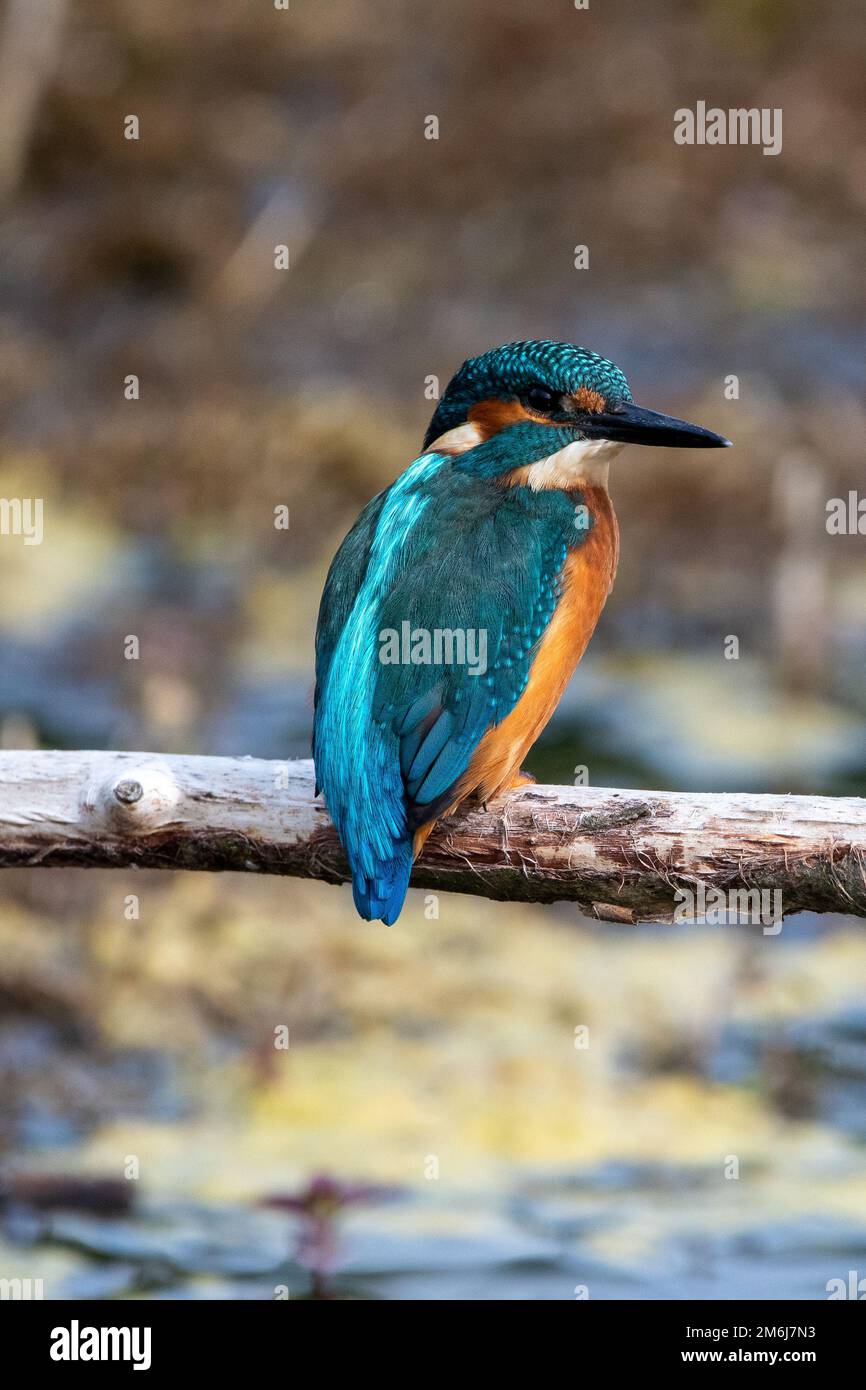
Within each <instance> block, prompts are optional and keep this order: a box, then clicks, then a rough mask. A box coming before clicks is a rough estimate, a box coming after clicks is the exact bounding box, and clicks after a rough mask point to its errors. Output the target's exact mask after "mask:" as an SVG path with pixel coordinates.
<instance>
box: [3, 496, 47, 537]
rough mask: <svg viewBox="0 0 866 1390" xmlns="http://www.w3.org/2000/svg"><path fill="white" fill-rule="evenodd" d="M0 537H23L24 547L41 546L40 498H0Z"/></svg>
mask: <svg viewBox="0 0 866 1390" xmlns="http://www.w3.org/2000/svg"><path fill="white" fill-rule="evenodd" d="M0 536H23V537H24V544H25V545H41V544H42V538H43V530H42V498H41V497H0Z"/></svg>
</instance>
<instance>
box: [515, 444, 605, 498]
mask: <svg viewBox="0 0 866 1390" xmlns="http://www.w3.org/2000/svg"><path fill="white" fill-rule="evenodd" d="M623 447H624V446H623V445H622V444H621V443H620V442H619V441H618V440H615V439H575V440H574V441H573V442H572V443H571V444H566V446H565V448H564V449H559V450H557V452H556V453H555V454H550V456H549V457H548V458H546V459H539V460H538V462H537V463H531V464H529V466H528V467H527V468H526V470H525V472H524V473H523V476H524V478H525V480H526V483H527V485H528V486H529V487H531V488H532V489H533V491H534V492H543V491H544V489H545V488H572V487H577V486H579V484H580V483H588V484H589V485H591V486H594V487H607V473H608V468H609V467H610V461H611V459H612V458H615V457H616V455H617V454H618V453H619V451H620V449H622V448H623Z"/></svg>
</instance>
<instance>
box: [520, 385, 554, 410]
mask: <svg viewBox="0 0 866 1390" xmlns="http://www.w3.org/2000/svg"><path fill="white" fill-rule="evenodd" d="M526 404H527V405H528V406H529V408H530V409H531V410H550V408H551V407H552V405H553V393H552V392H551V391H548V389H547V387H546V386H530V388H529V390H528V391H527V393H526Z"/></svg>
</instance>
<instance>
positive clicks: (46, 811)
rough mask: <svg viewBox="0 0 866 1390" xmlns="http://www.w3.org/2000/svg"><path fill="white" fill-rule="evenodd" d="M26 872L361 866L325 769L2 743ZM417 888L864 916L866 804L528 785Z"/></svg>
mask: <svg viewBox="0 0 866 1390" xmlns="http://www.w3.org/2000/svg"><path fill="white" fill-rule="evenodd" d="M22 865H38V866H41V867H49V866H56V865H77V866H79V867H84V868H126V867H130V866H135V867H141V868H155V869H204V870H221V869H232V870H241V871H244V870H249V871H259V872H262V873H272V874H291V875H295V876H297V877H302V878H317V879H322V880H324V881H325V882H327V883H342V882H344V881H345V879H346V876H347V874H346V861H345V857H344V855H343V852H342V849H341V848H340V845H339V842H338V840H337V836H336V833H335V831H334V828H333V826H332V825H331V823H330V821H329V819H328V815H327V812H326V811H325V808H324V806H323V804H322V800H321V798H314V796H313V766H312V763H310V762H286V763H276V762H264V761H261V760H259V759H255V758H206V757H179V756H162V755H159V754H153V753H101V752H97V753H81V752H75V753H70V752H30V751H24V752H2V753H0V867H2V868H9V867H12V866H19V867H20V866H22ZM412 882H413V884H414V885H415V886H416V887H419V888H427V889H432V890H436V891H448V892H458V893H474V894H476V895H477V896H480V897H485V898H493V899H497V900H501V901H512V902H513V901H519V902H538V903H549V902H555V901H557V900H560V899H567V900H569V901H572V902H575V903H579V904H580V905H581V907H582V908H584V909H585V910H586V911H588V912H593V913H595V915H596V916H599V917H605V918H611V919H613V920H619V921H635V920H665V919H666V918H670V915H671V913H672V912H673V910H674V908H675V906H676V904H677V902H678V901H680V900H681V899H678V898H677V897H676V896H675V895H676V894H677V892H678V891H679V892H680V894H682V892H683V890H686V891H690V892H692V893H693V894H701V893H705V894H706V895H707V896H706V898H705V899H704V898H701V897H700V896H698V897H697V910H698V912H699V913H700V906H701V903H702V902H704V903H705V905H712V904H713V903H717V902H718V899H717V898H715V897H713V896H712V895H714V894H716V895H717V894H719V893H724V894H730V893H731V892H732V891H734V892H737V891H739V892H740V893H745V892H746V891H747V890H766V891H767V892H768V893H772V892H773V891H774V890H776V891H777V892H778V893H779V894H780V895H781V901H780V902H779V901H778V900H777V906H778V907H779V908H780V909H781V913H782V914H783V915H787V914H788V913H791V912H799V911H802V910H804V909H811V910H812V911H815V912H847V913H854V914H856V915H857V916H860V917H866V801H864V800H862V799H860V798H854V797H846V798H841V797H840V798H834V797H821V796H763V795H761V796H758V795H752V794H748V793H742V794H734V793H716V794H712V793H684V792H634V791H619V790H609V789H605V788H600V787H541V786H528V787H523V788H521V789H520V790H519V791H516V792H513V793H511V794H510V795H509V796H508V797H507V798H505V799H503V800H501V801H499V802H497V803H494V804H491V805H490V806H489V807H482V806H475V807H472V808H471V809H469V810H464V811H462V812H461V813H460V814H459V815H458V816H455V817H453V818H452V819H451V820H449V821H446V822H443V823H441V824H440V825H439V826H438V827H437V829H436V831H435V833H434V834H433V835H432V836H431V837H430V840H429V841H428V843H427V846H426V848H425V850H424V853H423V855H422V857H421V859H420V860H419V862H418V864H417V866H416V868H415V872H414V874H413V877H412ZM754 901H755V900H752V903H751V904H750V905H747V904H746V900H745V899H744V898H741V899H740V902H741V903H742V904H743V911H745V912H747V913H750V914H751V916H750V920H755V916H754ZM732 905H733V906H735V905H736V904H735V903H734V902H733V900H732Z"/></svg>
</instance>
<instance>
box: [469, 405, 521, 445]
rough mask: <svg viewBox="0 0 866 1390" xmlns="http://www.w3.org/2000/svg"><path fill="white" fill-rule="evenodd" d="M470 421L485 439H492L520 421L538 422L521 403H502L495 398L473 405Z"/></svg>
mask: <svg viewBox="0 0 866 1390" xmlns="http://www.w3.org/2000/svg"><path fill="white" fill-rule="evenodd" d="M469 419H470V421H471V422H472V424H473V425H475V427H476V429H477V430H478V432H479V434H480V435H481V437H482V438H483V439H490V437H491V436H492V435H494V434H498V433H499V431H500V430H504V429H507V428H508V426H509V425H515V424H517V422H518V421H519V420H537V417H536V416H535V415H530V413H529V411H528V410H527V409H526V407H525V406H523V405H521V404H520V401H501V400H498V399H497V398H496V397H493V398H491V399H490V400H488V401H479V402H478V404H477V405H473V406H472V407H471V409H470V411H469Z"/></svg>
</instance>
